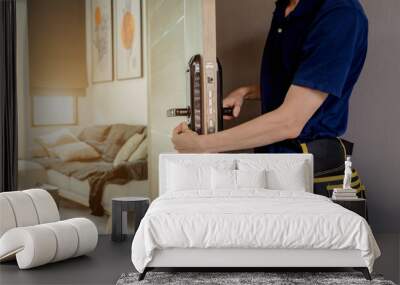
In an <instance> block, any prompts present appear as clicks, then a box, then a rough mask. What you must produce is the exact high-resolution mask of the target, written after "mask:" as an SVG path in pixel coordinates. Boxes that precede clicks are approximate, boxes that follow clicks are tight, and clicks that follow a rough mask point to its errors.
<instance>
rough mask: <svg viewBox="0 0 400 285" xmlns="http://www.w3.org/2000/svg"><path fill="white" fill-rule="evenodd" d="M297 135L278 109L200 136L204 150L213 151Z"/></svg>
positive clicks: (222, 150)
mask: <svg viewBox="0 0 400 285" xmlns="http://www.w3.org/2000/svg"><path fill="white" fill-rule="evenodd" d="M297 136H298V128H296V127H295V123H294V122H291V119H290V118H288V117H286V116H285V115H284V114H282V112H281V111H280V110H279V109H278V110H276V111H273V112H270V113H267V114H264V115H262V116H260V117H258V118H256V119H253V120H251V121H249V122H247V123H244V124H241V125H239V126H236V127H234V128H231V129H228V130H225V131H222V132H218V133H216V134H212V135H207V136H202V137H201V138H200V143H201V145H202V146H203V147H204V151H205V152H210V153H215V152H224V151H233V150H240V149H248V148H254V147H258V146H261V145H268V144H272V143H275V142H279V141H282V140H286V139H289V138H292V137H293V138H294V137H297Z"/></svg>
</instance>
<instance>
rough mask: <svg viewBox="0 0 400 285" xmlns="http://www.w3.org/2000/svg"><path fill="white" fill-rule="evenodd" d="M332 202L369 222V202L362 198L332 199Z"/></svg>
mask: <svg viewBox="0 0 400 285" xmlns="http://www.w3.org/2000/svg"><path fill="white" fill-rule="evenodd" d="M332 202H333V203H336V204H339V205H340V206H342V207H344V208H346V209H348V210H350V211H353V212H354V213H356V214H359V215H360V216H361V217H363V218H364V219H366V220H367V221H368V215H367V200H365V199H361V198H359V199H354V200H344V199H343V200H341V199H332Z"/></svg>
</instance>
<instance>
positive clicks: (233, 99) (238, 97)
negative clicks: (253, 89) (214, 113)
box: [223, 88, 247, 120]
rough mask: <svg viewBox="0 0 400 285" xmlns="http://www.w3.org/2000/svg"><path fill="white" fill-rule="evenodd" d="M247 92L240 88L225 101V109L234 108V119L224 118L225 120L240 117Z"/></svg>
mask: <svg viewBox="0 0 400 285" xmlns="http://www.w3.org/2000/svg"><path fill="white" fill-rule="evenodd" d="M246 94H247V92H246V90H245V88H239V89H236V90H234V91H233V92H231V93H230V94H229V95H228V96H227V97H226V98H225V99H224V101H223V107H224V108H233V117H232V116H224V120H232V119H233V118H237V117H239V114H240V109H241V108H242V105H243V102H244V97H245V96H246Z"/></svg>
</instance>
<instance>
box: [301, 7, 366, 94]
mask: <svg viewBox="0 0 400 285" xmlns="http://www.w3.org/2000/svg"><path fill="white" fill-rule="evenodd" d="M367 25H368V23H367V21H366V19H365V18H364V16H363V15H362V14H361V13H360V12H359V11H357V10H356V9H354V8H347V7H346V8H337V9H334V10H332V11H330V12H327V13H326V14H325V15H323V16H321V18H320V19H317V20H316V22H315V23H314V24H313V27H312V28H311V31H310V33H309V34H308V36H307V38H306V40H305V43H304V45H303V48H302V51H301V53H302V54H301V61H300V65H299V68H298V69H297V71H296V73H295V76H294V79H293V84H295V85H300V86H304V87H308V88H312V89H316V90H319V91H321V92H324V93H328V94H332V95H334V96H336V97H340V96H341V95H342V91H343V87H344V85H345V83H346V79H347V78H348V75H349V72H350V69H351V66H352V62H353V60H354V57H355V55H356V54H357V53H359V52H364V51H362V50H359V47H360V45H359V43H360V41H364V40H365V41H366V38H364V31H366V30H367ZM365 49H366V46H365Z"/></svg>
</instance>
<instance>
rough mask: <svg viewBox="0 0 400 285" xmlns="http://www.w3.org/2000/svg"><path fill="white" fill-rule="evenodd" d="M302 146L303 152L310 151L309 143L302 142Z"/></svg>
mask: <svg viewBox="0 0 400 285" xmlns="http://www.w3.org/2000/svg"><path fill="white" fill-rule="evenodd" d="M300 146H301V150H302V151H303V153H309V152H308V147H307V144H305V143H302V144H300Z"/></svg>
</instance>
